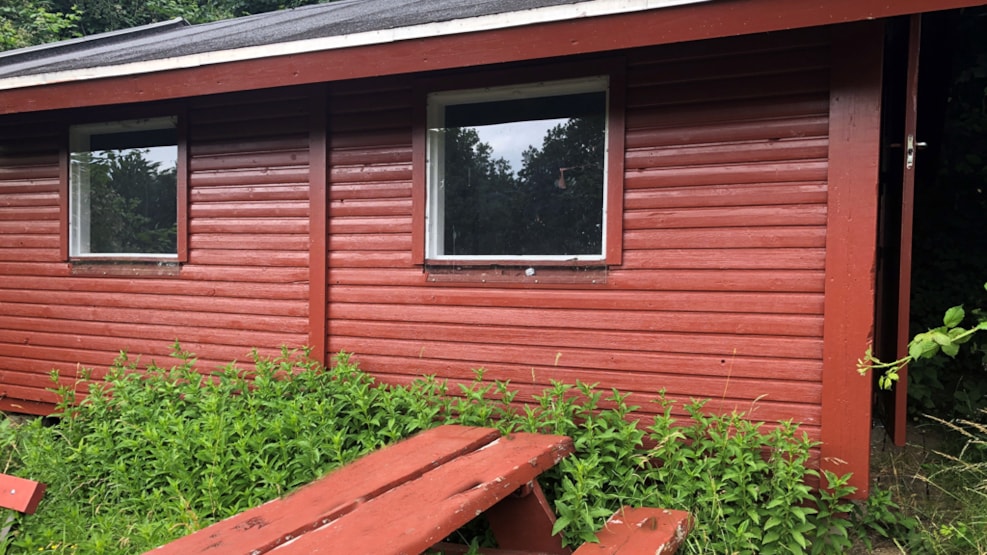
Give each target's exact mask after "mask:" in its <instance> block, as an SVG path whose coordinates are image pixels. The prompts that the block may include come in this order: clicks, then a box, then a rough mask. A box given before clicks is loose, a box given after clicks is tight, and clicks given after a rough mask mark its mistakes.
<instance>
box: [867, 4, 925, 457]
mask: <svg viewBox="0 0 987 555" xmlns="http://www.w3.org/2000/svg"><path fill="white" fill-rule="evenodd" d="M921 24H922V16H921V15H913V16H911V18H910V19H909V20H908V21H907V25H901V26H898V27H897V28H894V27H892V28H891V29H890V32H889V39H888V40H889V41H890V42H891V43H893V44H891V45H889V48H888V51H889V52H890V53H891V56H892V57H890V58H889V59H888V67H887V68H886V70H885V94H884V96H885V99H884V106H885V113H884V131H883V135H884V139H883V140H884V142H885V146H884V160H883V162H882V178H881V182H882V183H881V199H880V215H879V222H880V223H879V229H878V234H879V237H878V244H879V255H878V269H877V302H876V306H877V311H878V314H877V315H876V318H875V321H876V322H877V325H876V329H875V338H874V351H875V354H876V355H877V357H878V358H880V359H881V360H885V361H890V360H897V359H900V358H902V357H904V356H905V355H906V354H907V353H908V340H909V316H910V312H911V304H910V301H911V275H912V219H913V215H914V206H915V204H914V199H915V166H916V164H917V158H918V150H919V147H920V146H924V145H923V144H922V143H921V142H920V141H919V140H918V138H917V136H916V131H917V125H918V123H917V122H918V66H919V50H920V46H921V32H922V27H921ZM878 395H879V399H878V404H879V414H881V415H882V418H883V420H884V424H885V426H886V427H887V429H888V432H889V435H890V436H891V437H892V439H893V441H894V443H895V444H896V445H904V444H905V428H906V410H907V399H908V370H907V368H906V369H903V370H902V372H901V373H900V379H899V380H898V383H897V384H896V385H895V387H894V389H893V390H892V391H890V392H884V391H881V392H879V393H878Z"/></svg>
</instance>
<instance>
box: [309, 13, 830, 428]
mask: <svg viewBox="0 0 987 555" xmlns="http://www.w3.org/2000/svg"><path fill="white" fill-rule="evenodd" d="M826 37H827V35H826V34H825V33H823V32H819V33H817V32H811V33H801V34H797V35H796V34H785V35H783V36H782V35H766V36H760V37H752V38H751V37H748V38H742V39H729V40H723V41H716V42H703V43H690V44H685V45H679V46H669V47H661V48H655V49H649V50H635V51H631V52H629V53H628V68H627V82H628V90H627V95H626V96H627V109H626V121H627V129H626V149H627V150H626V158H625V164H626V167H625V182H624V187H625V191H624V208H625V212H624V236H623V243H624V250H623V263H622V264H621V265H619V266H612V267H610V268H609V269H608V270H607V272H606V275H605V283H603V284H591V283H588V284H571V285H565V284H551V285H549V284H540V285H531V284H526V285H522V284H509V283H508V284H505V283H498V284H493V283H480V282H478V281H477V282H473V283H469V282H460V283H450V282H448V281H442V282H432V281H429V280H428V276H427V274H426V273H425V272H423V270H422V268H421V267H418V266H415V265H413V264H412V258H411V249H412V239H411V237H412V233H413V231H412V204H411V202H412V201H411V199H412V186H411V159H412V152H411V143H412V126H413V125H415V122H414V121H412V114H413V111H414V109H413V106H412V105H411V101H412V99H413V98H414V95H413V94H412V90H411V84H410V83H408V82H406V81H397V80H384V79H382V80H373V81H370V80H367V81H358V82H351V83H348V84H345V85H337V86H332V87H331V93H330V98H329V110H330V129H331V137H330V156H329V161H330V168H331V171H330V190H329V197H330V209H329V217H330V219H329V245H328V246H329V284H330V285H329V294H328V299H329V306H328V313H329V322H328V328H329V352H330V353H331V352H335V351H339V350H344V351H348V352H354V353H356V354H357V358H358V359H359V361H360V362H361V363H362V365H363V367H364V368H365V369H367V370H370V371H372V372H374V373H376V374H377V375H379V376H380V377H382V378H383V379H385V380H390V381H397V382H403V381H408V380H410V379H413V378H414V377H416V376H419V375H421V374H434V375H437V376H439V377H442V378H448V379H450V380H451V381H453V382H456V381H460V380H469V379H471V378H472V373H471V371H470V370H471V369H472V368H477V367H483V368H486V369H487V373H486V376H487V377H488V378H493V379H509V380H511V382H512V384H514V385H515V386H517V387H518V388H519V389H521V390H522V397H525V396H527V397H528V398H530V395H531V394H533V393H537V392H539V391H541V389H543V388H544V387H545V386H547V385H548V384H549V383H550V381H551V380H566V381H570V382H571V381H573V380H581V381H584V382H599V383H600V385H601V386H603V387H617V388H619V389H621V390H624V391H627V392H632V393H633V396H632V399H631V400H632V402H634V403H636V404H640V405H642V406H643V407H644V408H645V410H648V409H651V408H652V407H653V406H654V405H653V404H651V403H649V401H650V400H651V399H652V398H654V396H655V394H656V392H657V391H658V390H659V389H666V390H667V392H668V394H669V396H670V397H672V398H675V399H688V398H689V397H708V398H713V401H712V403H711V406H713V407H715V408H718V409H723V410H730V409H734V408H736V409H739V410H745V411H753V413H754V415H755V416H756V417H758V418H761V419H764V420H767V421H779V420H784V419H793V420H796V421H798V422H801V423H803V425H804V427H805V429H806V430H807V431H808V432H809V433H810V435H812V436H813V437H814V438H816V439H818V438H819V437H820V431H819V425H820V419H821V416H820V415H821V399H822V392H821V379H822V357H823V341H822V337H823V289H824V269H825V256H826V251H825V247H826V222H827V183H826V180H827V170H828V168H827V153H828V126H829V123H828V112H829V71H830V70H829V63H828V60H829V44H828V40H827V38H826Z"/></svg>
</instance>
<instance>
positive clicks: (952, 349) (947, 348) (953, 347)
mask: <svg viewBox="0 0 987 555" xmlns="http://www.w3.org/2000/svg"><path fill="white" fill-rule="evenodd" d="M942 352H944V353H946V354H947V355H949V356H951V357H955V356H956V355H957V353H959V352H960V346H959V345H957V344H956V343H950V344H948V345H943V346H942Z"/></svg>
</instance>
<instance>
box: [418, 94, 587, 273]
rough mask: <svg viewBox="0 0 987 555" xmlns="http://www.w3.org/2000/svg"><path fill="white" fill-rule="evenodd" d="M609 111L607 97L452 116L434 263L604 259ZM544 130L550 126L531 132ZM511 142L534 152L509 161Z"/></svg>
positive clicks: (478, 107)
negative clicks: (506, 144) (504, 146)
mask: <svg viewBox="0 0 987 555" xmlns="http://www.w3.org/2000/svg"><path fill="white" fill-rule="evenodd" d="M605 106H606V93H605V91H603V90H598V91H591V92H579V93H575V94H561V95H553V96H540V97H538V96H535V97H531V98H523V99H514V98H511V99H506V100H499V99H497V100H492V101H488V102H468V103H458V104H452V103H450V104H448V105H445V106H443V109H444V113H443V114H442V115H443V118H442V119H443V120H444V123H445V125H444V127H441V128H437V129H436V128H433V134H435V135H433V143H432V144H433V147H432V148H433V149H435V148H436V147H438V146H439V145H441V153H435V152H433V159H435V160H437V163H438V164H439V166H440V167H439V168H438V172H437V173H438V175H437V178H436V179H435V180H436V181H438V182H439V183H441V186H440V187H438V189H439V190H438V191H437V190H436V188H433V189H431V191H432V194H441V195H442V196H441V201H442V202H441V204H440V205H439V207H440V209H441V211H442V217H441V218H440V219H438V220H439V221H441V222H442V224H441V228H442V229H441V234H442V241H441V243H440V248H438V249H436V250H437V251H438V252H435V253H433V254H438V255H439V256H453V257H539V256H550V257H569V256H572V257H577V256H589V257H594V256H595V257H599V256H601V255H602V251H603V217H604V200H603V199H604V192H605V182H604V178H605V162H604V161H605V157H606V156H605V152H606V118H605V115H604V114H605ZM536 121H541V122H547V124H546V125H543V126H541V128H540V129H538V130H537V131H532V127H534V128H536V129H537V127H538V126H530V125H524V124H526V123H528V122H536ZM494 128H496V130H497V133H498V134H497V135H494V134H493V132H492V129H494ZM533 133H538V134H537V135H533ZM505 136H508V137H509V139H510V141H512V142H514V143H518V142H519V141H521V144H527V145H529V146H527V148H524V149H523V151H520V156H512V155H509V154H506V153H505V152H504V151H502V150H500V149H498V148H497V143H500V142H503V141H502V139H503V138H504V137H505ZM498 137H500V138H498ZM436 138H437V139H438V140H436ZM435 154H439V155H435ZM509 158H514V160H513V163H512V161H511V160H509ZM515 164H517V165H518V166H519V167H517V168H515V167H514V165H515ZM433 175H436V174H433ZM430 231H431V232H432V233H439V232H440V230H438V229H432V230H430Z"/></svg>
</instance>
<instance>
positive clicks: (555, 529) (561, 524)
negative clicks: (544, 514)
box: [552, 516, 569, 536]
mask: <svg viewBox="0 0 987 555" xmlns="http://www.w3.org/2000/svg"><path fill="white" fill-rule="evenodd" d="M568 525H569V517H567V516H560V517H559V518H557V519H556V520H555V524H553V525H552V535H553V536H554V535H556V534H558V533H559V532H561V531H562V529H563V528H565V527H566V526H568Z"/></svg>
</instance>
